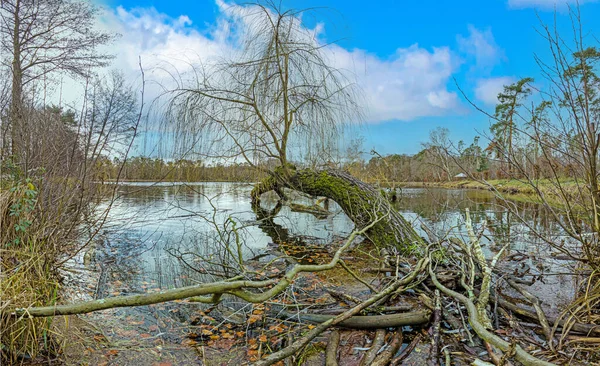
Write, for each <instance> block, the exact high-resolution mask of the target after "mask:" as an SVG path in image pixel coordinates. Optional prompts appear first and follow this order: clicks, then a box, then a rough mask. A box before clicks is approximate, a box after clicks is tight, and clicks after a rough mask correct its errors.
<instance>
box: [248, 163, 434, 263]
mask: <svg viewBox="0 0 600 366" xmlns="http://www.w3.org/2000/svg"><path fill="white" fill-rule="evenodd" d="M282 188H289V189H293V190H296V191H299V192H303V193H305V194H308V195H311V196H313V197H327V198H329V199H331V200H333V201H335V202H337V204H338V205H339V206H340V207H341V208H342V210H343V211H344V213H345V214H346V215H347V216H348V217H349V218H350V220H352V221H353V222H354V224H355V225H356V226H357V227H363V226H366V225H367V224H369V223H370V222H372V221H373V220H375V219H376V218H381V219H380V221H379V222H377V223H376V224H375V225H374V226H373V227H372V228H371V229H369V230H368V231H367V232H366V236H367V237H368V238H369V239H370V240H371V241H372V242H373V243H374V244H375V245H377V246H379V247H381V248H386V247H388V248H389V247H395V248H397V249H398V250H399V251H400V252H401V253H403V254H411V253H415V252H418V251H419V250H420V249H423V247H424V245H425V242H424V240H423V238H421V237H420V236H419V235H418V234H417V233H416V232H415V230H414V229H413V227H412V225H411V224H409V223H408V222H407V221H406V220H405V219H404V217H402V215H401V214H400V213H399V212H398V211H397V210H396V209H395V208H393V207H392V206H391V205H390V203H389V202H388V200H387V199H386V198H385V197H383V195H382V194H381V192H380V191H378V190H377V189H375V188H374V187H372V186H370V185H368V184H366V183H364V182H362V181H360V180H358V179H356V178H354V177H353V176H351V175H350V174H348V173H346V172H343V171H339V170H333V169H326V170H313V169H303V170H296V169H295V168H289V167H288V168H287V169H283V168H281V167H279V168H277V169H275V171H274V172H273V173H272V175H271V176H270V177H268V178H267V179H266V180H264V181H262V182H260V183H258V184H257V185H256V186H255V187H254V189H253V190H252V202H253V203H254V204H260V196H261V195H262V194H263V193H266V192H269V191H276V192H278V194H280V192H281V191H282ZM280 196H281V194H280Z"/></svg>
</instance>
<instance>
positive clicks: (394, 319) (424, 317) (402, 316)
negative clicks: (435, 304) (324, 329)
mask: <svg viewBox="0 0 600 366" xmlns="http://www.w3.org/2000/svg"><path fill="white" fill-rule="evenodd" d="M430 316H431V313H430V312H429V311H412V312H410V313H398V314H391V315H359V316H353V317H351V318H348V319H346V320H344V321H342V322H340V323H339V324H338V326H340V327H344V328H352V329H381V328H392V327H402V326H405V325H419V324H425V323H427V322H429V318H430ZM278 317H280V318H284V319H288V320H294V319H296V320H298V319H299V320H300V321H303V322H308V323H315V324H320V323H323V322H326V321H328V320H330V319H334V318H335V317H336V315H326V314H304V313H300V314H292V313H286V312H280V313H279V314H278Z"/></svg>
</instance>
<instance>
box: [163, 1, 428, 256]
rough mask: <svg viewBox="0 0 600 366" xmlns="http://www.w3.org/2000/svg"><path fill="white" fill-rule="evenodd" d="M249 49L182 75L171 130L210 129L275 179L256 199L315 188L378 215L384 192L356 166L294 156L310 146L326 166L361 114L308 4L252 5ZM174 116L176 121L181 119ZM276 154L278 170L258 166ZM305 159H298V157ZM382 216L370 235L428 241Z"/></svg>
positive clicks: (388, 241) (385, 240)
mask: <svg viewBox="0 0 600 366" xmlns="http://www.w3.org/2000/svg"><path fill="white" fill-rule="evenodd" d="M243 9H244V12H243V14H239V15H238V16H240V17H242V19H243V21H244V24H246V25H247V26H246V28H245V29H244V30H243V32H242V41H241V43H242V44H243V51H242V52H241V53H240V54H238V55H235V60H234V61H229V62H219V63H215V64H208V65H201V66H198V67H196V68H195V69H194V72H193V73H192V75H191V81H189V80H187V81H186V80H185V79H183V78H181V79H180V85H179V87H178V88H176V89H174V90H172V91H171V92H170V93H168V96H169V97H171V98H172V99H171V102H170V105H169V110H168V112H169V113H168V118H167V121H168V122H169V124H167V125H165V129H173V128H174V129H175V130H176V131H180V132H181V135H182V136H181V137H180V138H177V140H178V141H192V142H194V141H197V139H196V138H190V134H192V135H193V134H194V132H195V133H203V134H205V136H207V137H208V138H210V139H211V140H212V143H211V144H210V145H209V146H203V149H204V153H205V154H207V155H208V156H210V157H212V158H217V159H227V158H229V159H242V160H245V161H246V162H247V163H248V164H250V165H252V166H254V167H255V168H257V169H260V170H263V171H266V173H268V174H269V178H268V179H267V180H265V181H263V182H261V183H260V184H258V185H257V186H256V187H255V190H254V191H253V193H252V198H253V201H254V202H255V203H259V202H260V196H261V194H263V193H266V192H268V191H275V192H277V193H278V194H279V196H280V197H281V199H282V200H283V201H285V200H286V197H285V193H284V188H290V189H294V190H298V191H301V192H304V193H306V194H309V195H311V196H326V197H328V198H331V199H332V200H334V201H336V202H337V203H338V204H340V206H341V207H342V209H343V210H344V212H345V213H346V214H347V215H348V216H349V217H350V218H351V219H352V220H353V221H354V222H355V223H356V224H357V226H359V227H362V226H364V225H366V224H367V223H369V222H370V221H371V220H372V216H371V214H372V212H373V209H374V208H375V206H373V203H375V202H379V201H380V199H379V195H380V193H379V191H378V190H376V189H373V188H372V187H369V186H368V185H366V184H364V183H362V182H360V181H359V180H357V179H355V178H353V177H351V176H350V175H349V174H346V173H343V172H337V171H334V170H332V169H330V168H327V169H321V170H319V169H311V168H307V169H302V170H301V169H298V168H297V167H296V166H295V165H294V164H292V161H294V159H293V156H296V157H299V156H301V155H302V154H301V152H302V151H307V150H308V151H312V153H313V154H317V156H320V157H321V162H322V163H323V164H322V166H323V165H324V164H326V163H327V162H328V160H329V159H328V157H329V155H328V154H327V153H326V149H325V148H326V147H327V146H328V145H330V143H331V142H332V137H336V136H337V135H338V133H339V130H340V126H342V124H343V123H344V122H347V121H348V120H349V119H350V118H354V117H355V116H356V115H357V99H356V98H357V91H356V87H355V85H354V84H353V83H351V82H350V81H349V80H348V79H347V78H346V77H345V75H344V73H343V72H342V71H340V70H338V69H336V68H334V67H332V66H331V61H330V60H329V59H328V57H327V53H326V49H325V48H326V45H323V44H322V43H320V42H319V41H318V40H317V39H316V35H315V33H314V32H313V31H311V30H309V29H306V28H305V27H304V26H303V25H302V24H301V20H300V17H301V15H302V11H291V10H287V11H283V10H281V9H280V8H279V7H277V6H274V5H270V6H263V5H253V6H249V7H244V8H243ZM173 123H174V124H175V125H173ZM267 159H273V160H275V161H277V163H278V164H277V166H276V167H275V168H274V169H269V168H265V167H264V166H261V165H259V164H258V162H264V161H265V160H267ZM297 161H298V159H296V162H297ZM384 211H386V212H388V211H389V212H392V213H391V214H389V215H388V216H386V217H387V218H386V219H384V220H382V221H381V222H378V223H377V224H376V225H375V226H374V227H373V228H372V229H371V230H370V231H369V233H368V234H369V237H370V238H371V240H373V241H374V242H376V243H377V244H381V245H383V246H390V245H391V246H394V245H398V247H399V248H401V249H402V250H404V251H407V250H409V249H414V248H415V247H419V246H421V244H422V239H421V238H420V237H419V236H418V235H417V234H416V233H415V231H414V230H413V228H412V227H411V225H410V224H408V223H407V222H406V221H405V220H404V218H403V217H402V216H401V215H400V214H399V213H397V212H396V211H395V210H392V209H389V208H384Z"/></svg>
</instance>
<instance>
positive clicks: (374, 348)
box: [360, 329, 386, 366]
mask: <svg viewBox="0 0 600 366" xmlns="http://www.w3.org/2000/svg"><path fill="white" fill-rule="evenodd" d="M385 334H386V331H385V329H377V331H376V332H375V338H374V339H373V344H372V345H371V348H369V350H368V351H367V353H366V354H365V356H364V357H363V359H362V360H361V361H360V365H361V366H369V365H371V364H372V363H373V361H374V360H375V357H377V354H378V352H379V350H380V349H381V347H383V344H384V343H385Z"/></svg>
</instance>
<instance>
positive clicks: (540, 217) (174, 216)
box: [84, 183, 575, 344]
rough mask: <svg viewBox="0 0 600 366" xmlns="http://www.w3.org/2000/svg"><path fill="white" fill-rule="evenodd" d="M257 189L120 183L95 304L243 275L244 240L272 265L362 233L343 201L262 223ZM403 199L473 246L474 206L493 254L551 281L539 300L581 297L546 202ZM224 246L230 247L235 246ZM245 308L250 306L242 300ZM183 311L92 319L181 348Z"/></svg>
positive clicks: (135, 311) (412, 217)
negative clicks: (290, 246) (296, 248)
mask: <svg viewBox="0 0 600 366" xmlns="http://www.w3.org/2000/svg"><path fill="white" fill-rule="evenodd" d="M251 189H252V185H250V184H242V183H191V184H190V183H186V184H177V183H159V184H157V183H125V184H121V185H119V186H118V187H117V196H116V199H115V200H114V202H113V203H112V208H111V210H110V212H109V214H108V217H107V221H106V224H105V226H104V228H103V230H102V231H101V232H100V235H98V236H97V238H96V239H95V243H96V244H95V251H94V252H95V262H94V263H92V264H91V265H88V267H91V268H93V269H94V271H95V272H94V273H95V276H94V277H93V279H92V280H91V281H92V282H96V284H95V285H90V284H89V282H90V279H86V280H85V281H84V282H86V283H87V285H86V286H88V291H87V292H88V297H95V298H103V297H109V296H117V295H126V294H134V293H144V292H155V291H160V290H164V289H169V288H175V287H181V286H189V285H193V284H197V283H201V282H208V281H214V280H217V279H219V275H228V273H213V269H214V265H213V264H214V263H225V264H227V266H229V268H230V269H231V272H232V273H234V272H235V267H236V265H237V264H236V263H237V258H238V252H237V249H238V247H237V243H241V256H242V257H243V258H245V259H256V258H261V259H260V260H264V261H268V260H269V258H273V257H272V256H271V257H269V256H268V255H266V256H265V253H271V252H273V251H274V250H277V244H279V243H281V242H296V243H299V244H301V245H303V244H314V245H323V246H326V245H328V244H329V243H331V242H336V241H340V240H343V237H344V236H345V235H347V234H348V233H350V232H351V231H352V229H353V227H354V225H353V224H352V222H351V221H350V220H348V218H347V217H346V216H345V215H344V214H343V212H341V211H340V209H339V207H337V206H336V205H335V204H334V203H332V204H330V207H329V210H330V211H331V214H330V215H329V216H327V217H325V218H323V217H320V218H319V217H315V216H313V215H310V214H307V213H297V212H292V211H291V210H290V209H289V208H288V207H283V208H282V209H281V210H280V211H279V212H278V213H277V215H275V217H274V218H272V219H271V220H261V221H259V220H257V215H256V213H255V212H254V211H253V210H252V207H251V203H250V191H251ZM399 193H400V194H399V200H398V202H397V204H396V207H397V209H398V210H400V212H401V213H402V214H403V215H404V216H405V217H406V219H407V220H409V221H410V222H412V223H413V224H414V226H415V228H417V230H418V231H419V232H420V233H421V234H422V235H423V236H425V233H424V232H423V231H422V230H421V226H422V225H427V226H428V227H430V228H431V229H432V230H433V231H434V232H435V233H436V234H437V235H438V236H440V237H441V236H444V235H447V234H451V235H455V236H459V237H463V238H465V239H466V232H465V226H464V212H465V210H466V209H467V208H468V209H469V210H470V212H471V217H472V220H473V223H474V227H475V229H476V231H477V232H478V233H481V235H482V236H481V241H482V243H483V244H484V246H485V247H484V250H485V251H486V253H487V254H488V255H489V256H491V255H492V253H494V252H496V251H498V250H499V248H501V247H502V246H504V245H505V244H506V243H509V247H510V254H516V255H519V256H521V257H523V258H524V259H523V260H522V261H521V262H520V264H519V265H520V266H521V268H515V269H514V270H515V273H519V276H521V277H523V278H524V279H530V278H531V277H532V276H536V277H538V276H539V275H543V276H542V277H541V279H540V280H538V281H537V282H536V283H535V284H534V285H533V286H531V287H529V290H530V291H531V292H533V293H535V294H537V295H539V296H540V299H541V300H542V302H544V303H545V306H547V307H549V308H550V309H552V310H554V311H556V310H557V309H558V308H559V306H560V305H561V304H564V303H566V302H568V301H569V299H570V298H571V297H572V295H573V289H574V287H575V286H574V279H573V276H571V275H567V274H565V273H568V272H571V273H572V271H573V268H572V266H573V264H572V263H570V262H567V261H564V260H557V259H554V258H552V257H551V256H550V255H549V253H550V250H549V247H548V245H547V244H545V243H544V242H543V241H541V240H540V239H539V238H538V237H537V236H536V235H534V234H533V232H532V230H531V228H534V229H536V230H538V231H540V232H542V233H544V234H546V235H547V236H548V237H550V238H551V240H552V241H553V242H555V243H559V242H562V241H565V242H567V245H568V241H567V239H566V237H565V236H564V235H563V234H562V231H561V230H560V228H559V226H558V225H557V223H556V222H555V221H553V220H551V219H550V216H549V215H547V214H546V213H545V212H544V210H542V209H541V208H540V207H539V206H538V205H536V204H531V203H529V204H525V203H515V205H516V206H515V207H516V208H517V211H518V212H517V213H518V215H519V216H520V217H521V218H522V219H519V218H518V217H517V216H516V214H515V213H514V212H513V213H511V212H509V211H508V210H506V209H505V208H504V207H503V205H502V201H500V200H499V199H497V198H496V197H494V195H493V194H492V193H490V192H487V191H477V190H446V189H420V188H418V189H417V188H405V189H402V190H399ZM292 197H293V198H294V201H295V202H300V203H313V202H312V201H311V200H310V199H308V198H307V197H302V196H298V195H296V196H292ZM275 204H276V201H275V197H273V196H269V195H265V196H263V202H262V206H263V208H266V209H272V208H273V207H274V206H275ZM107 205H108V202H107V203H105V204H104V206H103V207H101V208H100V209H101V210H103V209H105V208H106V206H107ZM233 223H235V229H236V230H235V231H232V230H224V226H223V225H225V224H226V225H227V227H228V228H229V229H231V228H233V226H232V225H233ZM236 233H237V234H238V235H239V237H236V235H235V234H236ZM236 239H238V240H236ZM224 243H229V245H230V247H229V248H225V247H224ZM273 243H274V244H275V245H273ZM227 249H228V250H229V252H228V251H227ZM256 260H259V259H256ZM227 266H225V267H224V268H225V272H227V271H228V269H227V268H228V267H227ZM511 270H512V269H511ZM230 301H234V302H236V301H237V300H235V299H233V300H231V299H230ZM237 304H238V305H237V306H240V307H243V306H245V304H243V303H242V302H239V301H237ZM179 305H181V304H173V303H166V304H157V305H153V306H143V307H136V308H121V309H112V310H109V311H106V312H101V313H96V314H92V315H89V317H90V319H93V320H94V321H95V323H96V324H101V325H100V326H101V327H104V328H105V329H107V330H108V329H110V334H111V335H112V336H113V337H115V338H116V339H122V340H123V341H125V340H130V339H131V337H132V334H144V335H145V336H149V337H159V338H160V339H161V342H167V341H170V342H172V343H173V344H180V343H181V342H182V339H185V337H186V334H188V332H192V331H193V329H191V328H188V325H189V324H190V320H193V317H194V314H196V313H195V312H196V311H197V310H198V307H195V306H192V305H186V306H179ZM234 307H235V306H234ZM132 332H133V333H132ZM153 339H154V338H150V340H153Z"/></svg>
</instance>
